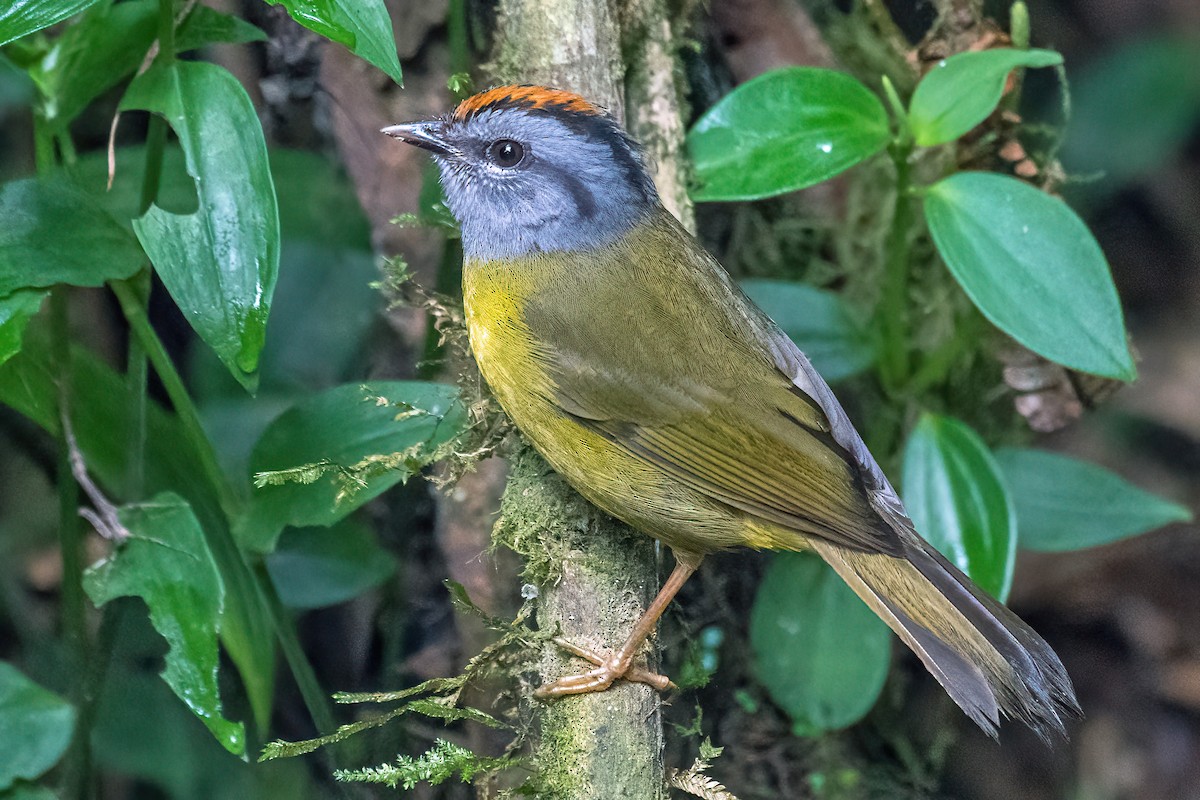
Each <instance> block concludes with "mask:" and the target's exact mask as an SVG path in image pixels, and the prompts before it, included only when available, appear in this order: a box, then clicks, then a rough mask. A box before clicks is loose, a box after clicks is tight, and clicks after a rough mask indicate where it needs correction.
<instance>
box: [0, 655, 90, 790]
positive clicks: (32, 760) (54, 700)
mask: <svg viewBox="0 0 1200 800" xmlns="http://www.w3.org/2000/svg"><path fill="white" fill-rule="evenodd" d="M74 730H75V708H74V706H72V705H71V704H70V703H68V702H67V701H66V700H64V699H62V698H61V697H59V696H58V695H56V694H55V693H54V692H51V691H50V690H48V689H43V688H42V687H41V686H38V685H37V684H36V683H34V682H33V681H31V680H29V678H26V677H25V676H24V675H22V674H21V673H20V672H19V671H18V670H17V668H16V667H14V666H13V665H12V664H9V663H7V662H5V661H0V753H3V754H4V757H3V758H0V790H4V789H7V788H9V787H10V786H12V785H13V782H14V781H16V780H18V779H24V780H34V779H35V778H37V777H38V776H40V775H41V774H42V773H43V772H45V771H46V770H48V769H50V768H51V767H53V766H54V765H55V764H56V763H58V760H59V759H60V758H62V755H63V753H65V752H66V750H67V745H69V744H70V743H71V735H72V733H73V732H74Z"/></svg>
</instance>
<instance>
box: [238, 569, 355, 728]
mask: <svg viewBox="0 0 1200 800" xmlns="http://www.w3.org/2000/svg"><path fill="white" fill-rule="evenodd" d="M256 577H257V578H258V585H259V586H260V587H264V591H263V603H264V605H266V606H267V607H268V608H269V609H270V612H271V618H272V621H273V622H274V623H275V634H276V636H277V637H278V638H279V649H280V650H282V651H283V657H284V660H286V661H287V664H288V669H290V670H291V673H292V678H293V679H294V680H295V681H296V686H297V687H298V688H299V689H300V696H301V697H302V698H303V699H304V705H305V706H306V707H307V708H308V713H309V714H310V715H311V716H312V719H313V723H314V724H315V725H316V726H317V730H318V731H320V732H321V733H332V732H333V731H334V729H335V728H336V727H337V721H336V720H335V719H334V718H333V712H332V711H330V710H329V699H328V697H326V695H325V692H324V691H323V690H322V689H321V684H320V682H319V681H318V680H317V674H316V673H315V672H314V671H313V668H312V664H311V663H310V662H309V660H308V656H306V655H305V654H304V648H303V647H302V646H301V645H300V637H299V636H298V635H297V634H296V625H295V623H294V622H293V620H292V618H291V615H290V614H289V613H288V611H287V609H286V608H284V607H283V602H282V601H281V600H280V599H279V594H278V593H277V592H276V591H275V590H274V585H273V584H272V583H271V580H270V577H269V576H266V575H262V574H258V575H256Z"/></svg>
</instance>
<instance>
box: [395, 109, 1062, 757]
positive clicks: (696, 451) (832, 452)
mask: <svg viewBox="0 0 1200 800" xmlns="http://www.w3.org/2000/svg"><path fill="white" fill-rule="evenodd" d="M383 132H384V133H386V134H388V135H390V136H393V137H395V138H397V139H400V140H402V141H405V142H408V143H409V144H414V145H416V146H418V147H422V148H424V149H425V150H428V151H429V152H430V153H431V154H432V155H433V158H434V160H435V161H436V162H437V165H438V167H439V168H440V171H441V180H442V185H443V187H444V189H445V194H446V201H447V203H448V205H449V207H450V210H451V212H452V213H453V214H454V216H455V217H456V218H457V219H458V221H459V223H460V224H461V227H462V244H463V251H464V263H463V301H464V304H465V308H466V318H467V326H468V330H469V333H470V340H471V348H472V350H473V351H474V354H475V358H476V360H477V361H478V363H479V368H480V370H481V371H482V373H483V376H484V378H485V379H486V380H487V382H488V385H489V386H490V387H491V389H492V391H493V392H494V393H495V395H496V398H497V399H498V400H499V402H500V404H501V406H503V408H504V410H505V411H506V412H507V414H508V415H509V417H511V418H512V420H513V422H514V423H516V425H517V427H518V428H519V429H520V430H521V431H522V433H524V434H525V436H527V437H528V438H529V440H530V441H531V442H532V443H533V445H534V446H535V447H536V448H537V449H538V450H539V451H540V452H541V453H542V455H543V456H545V458H546V460H547V461H549V462H550V464H551V465H552V466H553V467H554V468H555V469H556V470H557V471H558V472H560V473H561V474H562V475H563V476H564V477H566V479H567V480H568V481H569V482H570V483H571V484H572V485H573V486H574V487H575V488H576V489H577V490H578V491H579V492H580V493H581V494H583V496H584V497H586V498H587V499H588V500H590V501H591V502H593V503H595V504H596V505H597V506H599V507H600V508H602V509H604V510H605V511H607V512H608V513H610V514H612V515H613V516H615V517H617V518H618V519H621V520H623V521H624V522H626V523H628V524H630V525H632V526H633V527H635V528H638V529H639V530H641V531H643V532H645V533H647V534H649V535H651V536H653V537H655V538H657V539H659V540H660V541H662V542H663V543H664V544H666V545H668V546H669V547H670V548H671V550H672V551H673V552H674V555H675V561H676V566H675V569H674V571H673V572H672V573H671V576H670V578H669V579H668V580H667V582H666V584H665V585H664V586H663V589H662V591H661V592H660V593H659V595H658V597H657V598H656V599H655V601H654V602H653V604H652V605H651V607H650V608H649V609H648V610H647V612H646V614H645V615H644V616H643V617H642V619H641V620H639V621H638V623H637V624H636V625H635V628H634V631H633V632H632V634H631V635H630V637H629V639H628V640H627V641H626V642H625V643H624V644H623V645H622V646H621V647H620V648H619V649H618V650H617V651H616V652H614V653H613V654H611V655H610V656H608V657H607V658H602V657H600V656H598V655H595V654H592V653H590V652H588V651H586V650H583V649H582V648H578V647H573V646H572V647H570V648H569V649H571V650H572V651H573V652H575V653H576V654H578V655H581V656H583V657H585V658H588V659H590V660H591V661H592V662H593V663H595V664H596V665H597V668H596V669H594V670H592V671H590V672H588V673H585V674H582V675H576V676H572V677H567V678H562V679H560V680H558V681H556V682H554V683H550V684H548V685H546V686H543V687H541V689H539V695H540V696H542V697H555V696H560V695H567V694H577V693H583V692H590V691H599V690H602V689H605V688H607V687H608V686H609V685H611V684H612V682H613V681H614V680H616V679H618V678H622V677H625V678H627V679H631V680H641V681H645V682H648V683H651V684H655V685H658V686H660V687H665V686H666V685H668V682H667V681H666V679H665V678H662V677H661V676H656V675H653V674H652V673H648V672H646V671H645V670H642V669H639V668H637V667H633V666H632V664H633V659H634V656H635V654H636V652H637V651H638V649H639V648H640V646H641V644H642V642H643V641H644V640H645V639H646V637H647V636H648V635H649V634H650V633H651V632H652V631H653V630H654V626H655V625H656V623H657V620H658V618H659V616H660V615H661V614H662V612H663V610H664V608H665V607H666V606H667V604H668V603H670V601H671V598H672V597H674V595H675V593H676V592H677V591H678V590H679V588H680V586H682V585H683V583H684V582H685V581H686V580H687V578H688V577H689V576H690V575H691V574H692V572H694V571H695V569H696V567H697V565H699V563H700V561H701V560H702V559H703V558H704V556H705V555H707V554H708V553H712V552H715V551H718V550H724V549H726V548H730V547H739V546H740V547H753V548H767V549H776V550H811V551H814V552H816V553H817V554H818V555H820V556H821V558H823V559H824V560H825V561H827V562H828V563H829V565H830V566H831V567H833V569H834V570H836V571H837V573H838V574H839V575H840V576H841V577H842V579H843V580H845V581H846V583H848V584H849V585H850V586H851V588H853V589H854V591H855V592H856V593H858V595H859V596H860V597H862V599H863V600H864V601H866V603H867V604H868V605H869V606H870V607H871V608H872V609H873V610H874V611H875V613H877V614H878V615H879V616H880V617H881V618H882V619H883V620H884V622H886V623H887V624H888V625H889V626H890V627H891V628H892V630H894V631H895V632H896V633H897V634H898V635H899V636H900V638H901V639H902V640H904V642H905V644H907V645H908V646H909V647H911V648H912V649H913V651H915V652H916V654H917V655H918V656H919V657H920V659H921V661H922V662H924V664H925V666H926V667H927V668H928V669H929V671H930V672H931V673H933V675H934V677H936V678H937V680H938V681H939V682H940V683H941V684H942V686H944V687H945V689H946V691H947V692H948V693H949V694H950V696H951V697H952V698H953V699H954V701H955V702H956V703H958V705H959V706H960V707H962V709H963V710H964V711H965V712H966V713H967V715H968V716H970V717H971V719H973V720H974V721H975V722H976V723H978V724H979V726H980V727H982V728H983V729H984V730H985V731H987V732H988V733H990V734H992V735H995V733H996V728H997V725H998V723H999V720H1000V717H1001V715H1004V716H1006V717H1014V718H1017V719H1020V720H1023V721H1024V722H1025V723H1027V724H1028V725H1030V726H1031V727H1032V728H1033V729H1034V730H1036V731H1037V732H1038V733H1039V734H1041V735H1043V736H1045V735H1046V733H1047V732H1048V731H1051V730H1054V731H1058V732H1060V733H1062V732H1063V731H1064V725H1063V721H1064V718H1066V717H1068V716H1072V715H1076V714H1078V712H1079V708H1078V705H1077V703H1076V701H1075V696H1074V692H1073V690H1072V687H1071V682H1070V679H1069V678H1068V677H1067V674H1066V671H1065V670H1064V669H1063V666H1062V663H1061V662H1060V661H1059V660H1058V657H1057V656H1056V655H1055V654H1054V651H1052V650H1051V649H1050V647H1049V646H1048V645H1047V644H1046V642H1045V641H1043V640H1042V638H1041V637H1039V636H1038V635H1037V634H1036V633H1034V632H1033V630H1031V629H1030V628H1029V627H1028V626H1027V625H1026V624H1025V623H1023V622H1022V621H1021V620H1020V619H1018V618H1017V617H1016V616H1015V615H1014V614H1013V613H1012V612H1011V611H1009V610H1008V609H1007V608H1005V607H1004V606H1003V605H1001V604H1000V603H998V602H997V601H996V600H994V599H992V598H991V597H989V596H988V595H987V594H986V593H985V592H983V591H982V590H980V589H979V588H978V587H977V586H975V585H974V584H973V583H972V582H971V580H970V579H969V578H967V576H966V575H964V574H963V573H962V572H961V571H959V570H958V569H957V568H956V567H954V566H953V565H952V564H950V563H949V562H948V561H947V560H946V559H945V558H943V557H942V556H941V555H940V554H939V553H938V552H937V551H936V550H934V549H933V547H931V546H930V545H929V544H928V543H927V542H925V540H923V539H922V538H921V537H920V535H918V534H917V532H916V530H915V529H914V528H913V524H912V522H911V521H910V520H909V518H908V516H907V515H906V513H905V511H904V506H903V504H902V503H901V501H900V498H899V496H898V495H897V494H896V491H895V490H894V489H893V488H892V486H891V484H890V483H888V480H887V478H886V477H884V474H883V472H882V470H881V469H880V468H879V465H878V464H876V462H875V459H874V458H873V457H872V456H871V454H870V453H869V452H868V451H867V448H866V445H864V444H863V440H862V438H861V437H860V436H859V434H858V432H857V431H856V430H855V429H854V426H853V425H852V424H851V423H850V420H849V419H848V418H847V416H846V413H845V411H843V409H842V407H841V405H840V404H839V403H838V401H837V400H836V399H835V398H834V396H833V393H832V392H831V391H830V389H829V386H828V384H826V383H825V381H824V380H823V379H822V378H821V376H820V375H818V374H817V372H816V371H815V370H814V369H813V367H812V364H811V363H810V362H809V360H808V359H807V358H806V357H805V356H804V354H803V353H802V352H800V350H799V349H798V348H797V347H796V346H795V344H793V343H792V341H791V340H790V339H788V337H787V336H786V335H785V334H784V333H783V332H782V331H781V330H780V329H779V328H778V326H776V325H775V323H774V322H772V321H771V319H770V318H768V317H767V315H766V314H764V313H763V312H762V311H761V310H760V309H759V308H758V307H757V306H755V305H754V304H753V303H752V302H751V301H750V300H749V299H748V298H747V297H746V296H745V295H744V294H743V293H742V292H741V291H740V290H739V289H738V287H737V286H736V285H735V284H734V283H733V281H732V280H731V279H730V277H729V275H728V274H727V273H726V272H725V270H724V269H723V268H722V267H721V265H720V264H718V263H717V261H716V260H715V259H714V258H713V257H712V256H710V255H709V254H708V253H707V252H705V250H704V249H703V248H702V247H701V246H700V245H699V243H697V242H696V240H695V239H694V238H693V237H692V236H691V235H690V234H689V233H688V232H687V231H685V230H684V229H683V227H682V226H681V225H680V224H679V223H678V222H677V221H676V220H675V218H674V217H672V216H671V214H670V213H668V212H667V211H666V210H665V209H664V208H663V206H662V204H661V203H660V202H659V198H658V194H657V193H656V191H655V188H654V184H653V182H652V180H651V178H650V176H649V173H648V172H647V170H646V167H645V165H644V163H643V161H642V158H641V155H640V152H639V150H638V147H637V145H636V144H635V143H634V142H633V140H632V139H631V138H630V137H629V136H628V134H626V133H625V132H624V131H623V130H622V129H621V127H620V126H619V125H618V124H617V123H616V122H615V121H614V120H613V119H612V118H611V117H610V116H608V115H607V114H606V113H604V112H603V111H602V110H601V109H599V108H597V107H596V106H594V105H592V104H591V103H589V102H587V101H586V100H584V99H583V98H581V97H579V96H578V95H575V94H571V93H569V92H564V91H559V90H554V89H548V88H545V87H538V86H502V87H499V88H495V89H491V90H489V91H486V92H483V93H481V94H478V95H475V96H474V97H471V98H469V99H467V100H465V101H463V102H462V103H461V104H460V105H459V106H458V108H457V109H456V110H455V111H454V112H453V114H451V115H449V116H447V117H445V118H442V119H438V120H433V121H428V122H419V123H414V124H409V125H396V126H392V127H389V128H385V129H384V131H383ZM797 591H802V588H800V587H797Z"/></svg>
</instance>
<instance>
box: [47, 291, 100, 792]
mask: <svg viewBox="0 0 1200 800" xmlns="http://www.w3.org/2000/svg"><path fill="white" fill-rule="evenodd" d="M68 291H69V288H68V287H66V286H57V287H55V288H54V291H52V292H51V293H50V319H51V329H52V337H53V339H52V341H53V352H54V367H55V379H56V381H57V383H58V413H59V418H60V419H63V420H65V419H68V418H69V415H70V413H71V410H70V402H71V341H70V330H69V319H68V309H67V302H68V295H67V293H68ZM56 482H57V484H58V514H59V519H58V537H59V548H60V551H61V553H62V584H61V585H62V599H61V603H62V626H63V638H64V639H65V640H66V645H67V653H68V674H70V675H73V676H78V675H80V674H81V673H82V672H83V670H85V669H86V668H87V664H88V663H89V661H90V657H89V656H90V653H89V650H90V646H89V645H90V643H89V642H88V635H87V616H86V615H87V609H86V608H85V607H84V602H83V532H82V530H81V529H80V525H79V487H78V485H77V484H76V483H75V476H74V474H73V473H72V472H71V450H70V447H69V445H68V443H67V435H66V431H65V430H63V432H62V435H61V436H60V437H59V440H58V469H57V481H56ZM71 685H72V691H71V699H72V701H73V702H74V703H75V706H76V707H77V708H79V709H85V708H87V706H88V705H89V698H88V697H87V686H86V682H85V681H81V680H74V681H72V684H71ZM91 761H92V754H91V748H90V746H89V743H88V731H86V730H84V729H83V728H82V726H79V727H77V728H76V730H75V734H74V736H73V737H72V740H71V749H70V754H69V756H68V758H67V760H66V764H67V767H66V770H65V771H64V778H63V794H64V796H65V797H67V798H85V797H87V796H88V787H89V785H90V783H91V777H90V775H91V769H92V764H91Z"/></svg>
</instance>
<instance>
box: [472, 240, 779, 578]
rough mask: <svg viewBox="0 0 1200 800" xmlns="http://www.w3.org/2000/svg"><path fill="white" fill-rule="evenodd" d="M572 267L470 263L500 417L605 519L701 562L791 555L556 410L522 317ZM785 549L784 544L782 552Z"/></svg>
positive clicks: (483, 357) (477, 323) (754, 527)
mask: <svg viewBox="0 0 1200 800" xmlns="http://www.w3.org/2000/svg"><path fill="white" fill-rule="evenodd" d="M561 268H570V265H563V264H559V263H556V261H555V259H554V258H552V257H548V256H538V257H531V258H529V259H523V260H522V261H521V262H519V263H517V264H511V263H505V264H497V263H478V262H476V263H468V264H466V265H465V266H464V272H463V300H464V306H465V310H466V320H467V330H468V333H469V335H470V340H471V349H472V351H473V352H474V354H475V359H476V361H477V362H478V364H479V369H480V371H481V372H482V374H483V377H484V379H485V380H486V381H487V383H488V385H489V386H490V387H491V389H492V392H493V394H495V396H496V399H497V400H498V401H499V402H500V405H501V406H502V407H503V408H504V410H505V412H506V413H507V414H508V416H509V417H510V418H511V419H512V421H513V422H514V423H515V424H516V426H517V427H518V428H519V429H520V430H521V432H522V433H524V434H525V436H526V437H527V438H528V439H529V440H530V441H531V442H532V444H533V445H534V447H536V448H537V450H538V451H539V452H540V453H541V454H542V455H543V456H544V457H545V458H546V460H547V461H548V462H549V463H550V465H551V466H552V467H554V469H555V470H556V471H558V472H559V473H560V474H561V475H562V476H563V477H565V478H566V479H567V481H568V482H570V483H571V485H572V486H574V487H575V488H576V489H577V490H578V491H579V493H580V494H582V495H583V496H584V497H586V498H587V499H588V500H590V501H591V502H593V503H595V504H596V505H597V506H599V507H600V508H602V509H604V510H605V511H607V512H608V513H609V514H612V515H613V516H615V517H617V518H618V519H621V520H623V521H624V522H626V523H628V524H630V525H632V526H633V527H635V528H637V529H639V530H641V531H643V532H644V533H647V534H649V535H651V536H654V537H655V538H658V539H660V540H662V541H663V542H664V543H665V544H667V545H668V546H670V547H671V548H673V549H676V550H680V551H683V552H688V553H694V554H697V555H700V554H705V553H709V552H712V551H715V550H720V549H724V548H729V547H735V546H743V547H745V546H749V547H758V548H767V547H781V546H790V547H795V546H796V542H795V538H796V537H795V536H794V535H784V534H783V533H782V532H781V531H779V530H776V529H773V528H772V527H771V526H766V525H761V524H758V523H756V522H754V521H752V520H749V519H747V518H746V517H745V515H743V514H741V513H740V512H736V511H734V510H732V509H730V508H729V507H728V506H725V505H723V504H720V503H717V502H715V501H713V500H711V499H710V498H708V497H705V496H703V495H700V494H699V493H697V492H695V491H694V490H692V489H689V488H687V487H685V486H682V485H681V484H680V483H679V482H678V481H676V480H675V479H673V478H671V477H670V476H668V475H666V474H665V473H663V472H662V471H661V470H660V469H658V468H657V467H654V466H652V465H651V464H649V463H648V462H646V461H644V460H642V459H640V458H638V457H636V456H634V455H632V454H631V453H629V452H628V451H627V450H625V449H623V448H621V447H619V446H617V445H614V444H613V443H612V442H610V441H609V440H608V439H606V438H604V437H603V436H601V435H599V434H597V433H595V432H594V431H592V430H590V429H589V428H586V427H584V426H583V425H581V424H579V423H578V422H577V421H576V420H575V419H573V418H571V417H570V416H569V415H567V414H565V413H564V412H563V410H562V409H561V408H560V407H559V406H558V405H557V404H556V403H555V402H554V399H553V398H554V397H555V385H554V382H553V379H552V378H551V377H550V376H549V375H548V373H547V371H546V369H545V368H544V364H545V360H546V357H547V347H546V346H545V345H544V344H543V343H539V342H538V341H537V340H536V338H535V336H534V334H533V333H532V331H531V330H530V328H529V326H528V325H527V324H526V322H525V319H524V316H523V314H522V311H523V309H524V307H525V304H526V301H527V298H528V297H529V295H530V293H531V292H532V291H534V287H544V286H545V285H546V282H553V281H554V279H555V275H554V274H553V272H554V271H555V270H556V269H561ZM784 542H787V544H786V545H785V544H784Z"/></svg>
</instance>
